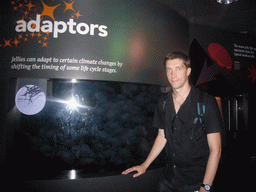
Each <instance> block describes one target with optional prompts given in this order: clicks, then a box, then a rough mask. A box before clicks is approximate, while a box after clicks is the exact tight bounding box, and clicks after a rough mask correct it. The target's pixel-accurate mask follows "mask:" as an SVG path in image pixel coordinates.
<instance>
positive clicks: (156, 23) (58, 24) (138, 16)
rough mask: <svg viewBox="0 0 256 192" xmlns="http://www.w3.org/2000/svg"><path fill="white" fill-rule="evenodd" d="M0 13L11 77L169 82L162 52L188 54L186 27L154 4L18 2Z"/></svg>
mask: <svg viewBox="0 0 256 192" xmlns="http://www.w3.org/2000/svg"><path fill="white" fill-rule="evenodd" d="M1 9H3V10H5V12H6V13H7V14H6V15H4V16H2V18H1V20H2V21H3V22H1V23H2V24H1V28H2V30H3V31H2V35H1V39H0V46H1V47H0V49H1V52H2V53H3V55H4V57H3V58H2V60H3V62H4V64H6V65H8V67H7V68H8V71H9V73H8V75H9V77H14V78H19V77H25V78H61V79H63V78H72V79H73V78H75V79H89V80H106V81H122V82H136V83H149V84H164V83H165V82H166V79H165V75H164V74H163V73H164V69H163V65H162V62H163V59H164V57H165V55H166V54H167V53H169V52H172V51H175V50H180V51H184V52H187V51H188V41H189V39H188V22H187V21H186V20H185V19H184V18H182V17H181V16H180V15H179V14H178V13H176V12H175V11H173V10H171V9H168V8H166V7H165V6H163V5H162V4H160V3H156V2H154V3H153V2H148V1H144V0H137V1H135V0H132V1H123V0H121V1H115V0H110V1H103V0H94V1H81V0H64V1H63V0H53V1H52V0H20V1H15V0H13V1H9V2H4V3H3V6H2V8H1Z"/></svg>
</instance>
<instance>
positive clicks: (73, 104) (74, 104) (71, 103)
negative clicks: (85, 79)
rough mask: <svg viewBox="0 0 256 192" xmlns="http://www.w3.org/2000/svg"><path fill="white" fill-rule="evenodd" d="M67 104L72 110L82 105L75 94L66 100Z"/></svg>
mask: <svg viewBox="0 0 256 192" xmlns="http://www.w3.org/2000/svg"><path fill="white" fill-rule="evenodd" d="M66 104H67V106H68V108H69V109H70V110H77V108H78V107H79V106H80V105H79V103H78V102H77V101H76V99H75V98H74V96H72V98H71V99H70V100H68V101H66Z"/></svg>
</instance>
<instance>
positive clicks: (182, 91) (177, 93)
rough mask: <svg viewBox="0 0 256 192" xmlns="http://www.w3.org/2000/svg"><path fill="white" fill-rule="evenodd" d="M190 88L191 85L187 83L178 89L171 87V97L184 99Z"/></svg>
mask: <svg viewBox="0 0 256 192" xmlns="http://www.w3.org/2000/svg"><path fill="white" fill-rule="evenodd" d="M190 90H191V86H190V85H189V83H188V84H185V85H184V86H183V87H181V88H179V89H173V93H172V95H173V97H175V98H181V99H184V100H185V99H186V98H187V96H188V94H189V92H190Z"/></svg>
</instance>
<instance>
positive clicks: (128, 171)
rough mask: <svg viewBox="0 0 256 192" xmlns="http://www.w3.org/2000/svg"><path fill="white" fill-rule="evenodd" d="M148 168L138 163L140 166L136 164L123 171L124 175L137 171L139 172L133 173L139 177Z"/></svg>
mask: <svg viewBox="0 0 256 192" xmlns="http://www.w3.org/2000/svg"><path fill="white" fill-rule="evenodd" d="M146 170H147V168H146V167H145V166H144V165H143V164H142V165H138V166H134V167H131V168H129V169H127V170H125V171H123V172H122V174H123V175H127V174H129V173H131V172H134V171H136V172H137V173H136V174H134V175H133V177H138V176H140V175H142V174H143V173H145V172H146Z"/></svg>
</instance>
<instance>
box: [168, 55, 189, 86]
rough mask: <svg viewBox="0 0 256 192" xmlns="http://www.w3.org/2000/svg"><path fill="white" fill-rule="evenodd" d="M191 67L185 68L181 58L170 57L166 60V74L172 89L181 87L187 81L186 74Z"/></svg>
mask: <svg viewBox="0 0 256 192" xmlns="http://www.w3.org/2000/svg"><path fill="white" fill-rule="evenodd" d="M190 73H191V68H190V67H189V68H187V67H186V66H185V64H184V63H183V60H182V59H172V60H167V61H166V75H167V78H168V81H169V83H170V84H171V86H172V88H173V89H179V88H182V87H183V86H184V85H185V84H186V83H189V81H188V76H189V75H190Z"/></svg>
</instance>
